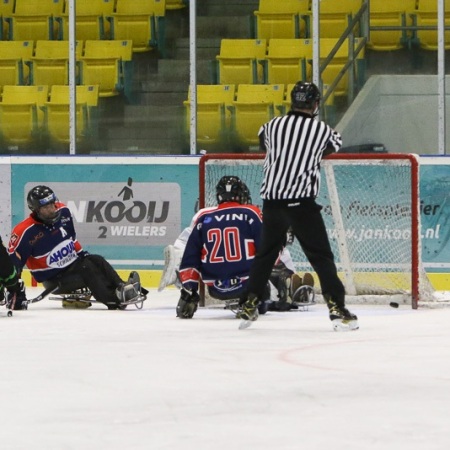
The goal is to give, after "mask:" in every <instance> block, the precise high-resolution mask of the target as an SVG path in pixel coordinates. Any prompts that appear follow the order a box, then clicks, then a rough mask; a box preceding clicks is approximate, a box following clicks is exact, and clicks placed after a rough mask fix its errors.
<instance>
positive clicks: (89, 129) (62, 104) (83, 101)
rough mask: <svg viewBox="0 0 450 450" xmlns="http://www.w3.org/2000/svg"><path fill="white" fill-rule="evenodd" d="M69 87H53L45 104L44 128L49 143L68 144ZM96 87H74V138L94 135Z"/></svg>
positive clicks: (96, 104)
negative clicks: (75, 104) (75, 105)
mask: <svg viewBox="0 0 450 450" xmlns="http://www.w3.org/2000/svg"><path fill="white" fill-rule="evenodd" d="M69 89H70V88H69V86H53V87H52V88H51V91H50V100H49V101H48V102H46V103H45V106H44V108H43V109H44V111H45V128H46V131H47V133H48V135H49V137H50V141H51V142H57V143H63V144H67V143H69V142H70V128H69V125H70V91H69ZM98 96H99V94H98V86H77V87H76V103H77V107H76V136H77V140H82V139H84V138H87V137H89V136H91V135H92V134H94V133H95V126H96V117H95V116H96V114H95V110H96V108H97V106H98Z"/></svg>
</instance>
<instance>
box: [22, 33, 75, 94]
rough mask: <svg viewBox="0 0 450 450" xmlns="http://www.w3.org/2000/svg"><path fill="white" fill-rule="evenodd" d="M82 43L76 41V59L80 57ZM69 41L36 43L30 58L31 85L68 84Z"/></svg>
mask: <svg viewBox="0 0 450 450" xmlns="http://www.w3.org/2000/svg"><path fill="white" fill-rule="evenodd" d="M81 52H82V42H81V41H77V46H76V59H77V60H78V59H79V58H80V57H81ZM68 82H69V41H37V42H36V48H35V54H34V56H33V58H31V83H30V84H35V85H40V84H47V85H49V86H53V85H54V84H68Z"/></svg>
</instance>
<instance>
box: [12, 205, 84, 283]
mask: <svg viewBox="0 0 450 450" xmlns="http://www.w3.org/2000/svg"><path fill="white" fill-rule="evenodd" d="M56 207H57V208H58V211H59V212H60V213H61V216H60V218H59V220H58V221H57V222H55V223H54V224H53V225H46V224H44V223H42V222H40V221H39V220H38V218H37V217H36V215H35V214H34V213H32V214H30V216H29V217H28V218H27V219H25V220H24V221H22V222H20V223H19V224H17V225H16V226H15V227H14V229H13V230H12V233H11V239H10V241H9V248H8V253H9V254H10V256H11V257H12V259H13V262H14V264H15V266H16V268H17V269H18V270H19V271H21V270H22V268H23V267H24V266H25V265H26V266H27V267H28V269H30V271H31V274H32V275H33V277H34V279H35V280H36V281H38V282H42V281H46V280H49V279H51V278H53V277H54V276H55V275H57V274H58V273H59V272H61V271H62V270H65V269H67V267H69V266H70V265H71V264H72V263H73V262H75V261H76V259H77V258H78V257H79V256H81V254H82V253H83V248H82V247H81V244H80V243H79V242H78V240H77V237H76V232H75V227H74V223H73V217H72V214H71V212H70V210H69V208H67V206H66V205H64V204H63V203H60V202H56Z"/></svg>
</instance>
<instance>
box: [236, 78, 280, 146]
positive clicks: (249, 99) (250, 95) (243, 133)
mask: <svg viewBox="0 0 450 450" xmlns="http://www.w3.org/2000/svg"><path fill="white" fill-rule="evenodd" d="M283 99H284V85H282V84H265V85H264V84H240V85H239V86H238V90H237V94H236V100H235V101H234V102H233V106H231V107H230V110H231V113H232V114H231V117H232V129H233V131H234V133H235V138H236V140H237V142H239V143H241V144H244V145H246V146H249V147H253V146H258V145H259V139H258V131H259V128H260V127H261V125H263V124H264V123H265V122H267V121H269V120H270V119H272V118H273V117H275V116H277V115H280V113H281V110H282V105H283Z"/></svg>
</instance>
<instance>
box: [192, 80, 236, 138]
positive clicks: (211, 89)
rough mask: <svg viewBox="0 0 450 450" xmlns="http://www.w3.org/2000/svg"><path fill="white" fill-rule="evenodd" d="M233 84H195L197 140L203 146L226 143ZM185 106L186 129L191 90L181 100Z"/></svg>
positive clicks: (233, 90) (233, 92)
mask: <svg viewBox="0 0 450 450" xmlns="http://www.w3.org/2000/svg"><path fill="white" fill-rule="evenodd" d="M235 91H236V89H235V86H234V84H212V85H205V84H203V85H197V142H198V143H199V144H201V145H203V146H207V145H209V144H214V145H217V144H218V143H223V144H226V143H227V138H228V137H229V130H230V124H231V113H230V111H229V109H228V106H231V105H232V104H233V101H234V99H235ZM183 104H184V106H185V108H186V129H187V130H189V127H190V106H191V92H190V89H189V93H188V99H187V101H185V102H183Z"/></svg>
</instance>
